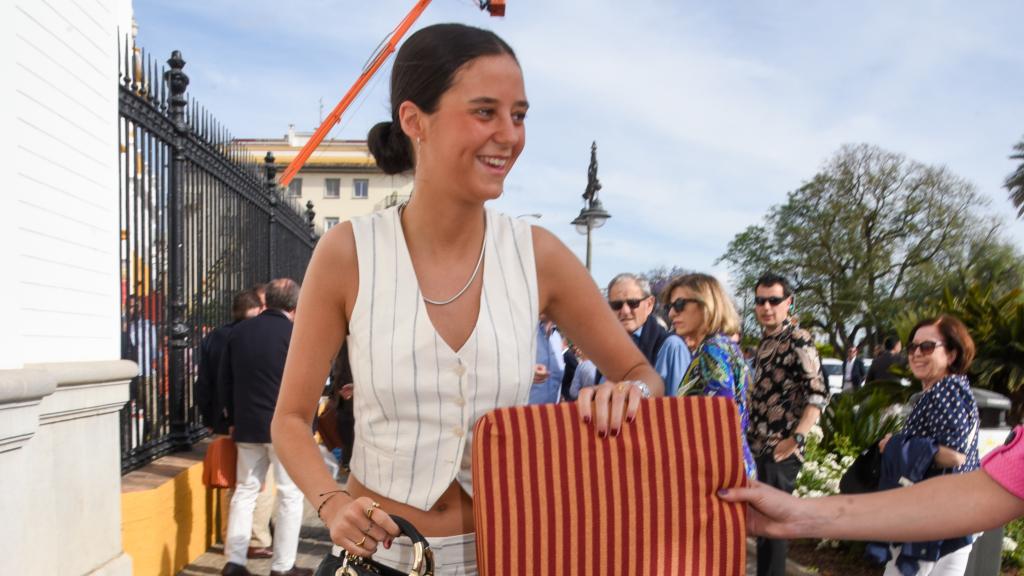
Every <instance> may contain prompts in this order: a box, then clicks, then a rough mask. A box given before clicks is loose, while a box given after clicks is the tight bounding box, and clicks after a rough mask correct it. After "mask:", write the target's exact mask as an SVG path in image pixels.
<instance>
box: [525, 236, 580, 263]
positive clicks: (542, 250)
mask: <svg viewBox="0 0 1024 576" xmlns="http://www.w3.org/2000/svg"><path fill="white" fill-rule="evenodd" d="M530 229H531V232H532V233H533V256H534V258H535V259H536V261H537V269H538V271H540V270H542V269H545V268H549V267H553V268H557V267H558V266H559V265H560V264H564V262H565V259H567V258H568V259H572V260H575V259H576V257H575V256H573V254H572V252H570V251H569V249H568V248H567V247H566V246H565V244H563V243H562V241H561V240H559V239H558V237H557V236H555V235H554V234H552V233H551V232H550V231H549V230H548V229H546V228H543V227H541V226H530Z"/></svg>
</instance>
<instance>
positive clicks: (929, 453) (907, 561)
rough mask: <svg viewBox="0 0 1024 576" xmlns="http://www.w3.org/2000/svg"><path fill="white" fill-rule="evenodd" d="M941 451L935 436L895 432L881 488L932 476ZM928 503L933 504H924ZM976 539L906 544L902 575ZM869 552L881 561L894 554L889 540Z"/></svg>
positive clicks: (900, 561) (902, 551)
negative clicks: (934, 438) (933, 464)
mask: <svg viewBox="0 0 1024 576" xmlns="http://www.w3.org/2000/svg"><path fill="white" fill-rule="evenodd" d="M938 450H939V444H938V442H936V441H935V440H932V439H931V438H924V437H920V436H906V435H904V434H903V433H902V432H900V433H898V434H894V435H893V436H892V438H890V439H889V443H888V444H886V445H885V452H883V453H882V473H881V476H880V477H879V479H878V489H879V490H889V489H891V488H899V487H901V486H905V485H908V483H917V482H920V481H922V480H925V479H927V478H930V477H931V476H934V473H933V470H932V461H933V460H934V459H935V454H936V453H937V452H938ZM921 505H922V506H928V505H929V503H922V504H921ZM973 541H974V536H973V535H968V536H963V537H960V538H950V539H948V540H938V541H933V542H911V543H905V544H903V545H902V546H901V548H900V554H899V556H898V557H897V558H896V567H897V569H899V571H900V573H901V574H905V575H908V576H913V575H914V574H917V572H918V567H919V565H918V562H920V561H922V560H923V561H927V562H935V561H937V560H938V559H939V558H941V557H942V556H945V555H947V554H951V553H953V552H955V551H957V550H959V549H960V548H963V547H964V546H967V545H969V544H971V543H972V542H973ZM864 553H865V555H867V556H868V557H869V558H873V559H875V560H876V561H878V562H879V563H883V562H888V561H889V558H890V557H891V555H890V551H889V544H888V543H871V544H868V546H867V548H866V549H865V552H864Z"/></svg>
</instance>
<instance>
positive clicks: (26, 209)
mask: <svg viewBox="0 0 1024 576" xmlns="http://www.w3.org/2000/svg"><path fill="white" fill-rule="evenodd" d="M3 5H4V8H3V10H4V11H6V12H8V14H6V15H7V16H8V18H6V19H5V22H7V23H8V24H7V25H6V26H5V27H4V28H5V31H4V32H3V34H5V35H9V38H7V39H5V41H6V42H8V43H9V44H10V48H9V50H8V52H7V53H8V54H11V55H13V57H14V58H13V61H11V62H10V63H9V64H8V63H5V66H10V70H9V74H7V75H5V76H4V77H5V78H10V79H12V80H13V82H10V83H5V85H6V86H7V87H6V88H5V90H7V91H9V94H8V95H9V96H10V99H7V98H5V99H4V101H5V102H13V106H4V107H2V108H0V115H2V116H3V120H2V125H3V126H6V127H9V128H10V129H9V130H7V131H5V132H4V134H7V135H10V137H9V138H5V140H7V141H8V143H9V144H8V145H9V146H11V149H10V150H8V151H7V152H8V153H7V154H4V156H3V157H4V158H5V160H6V161H7V163H8V165H9V166H11V168H12V170H11V172H12V173H13V179H12V184H13V186H12V188H10V189H9V190H8V191H7V192H5V193H4V194H3V195H2V196H3V198H4V199H3V200H2V201H0V213H2V214H3V216H0V218H3V220H0V234H2V241H3V245H2V248H0V251H2V252H3V255H2V256H0V266H3V268H2V269H3V270H4V272H5V279H7V280H9V281H8V282H4V283H3V284H7V285H6V286H4V287H3V288H2V290H4V292H0V313H2V314H3V316H4V317H5V318H7V319H8V322H9V324H7V325H8V326H11V327H12V328H13V329H10V330H5V331H4V332H5V334H4V336H3V337H2V338H4V339H5V340H4V341H2V342H0V343H2V344H3V345H0V368H19V367H21V366H22V365H24V364H26V363H36V362H71V361H88V360H111V359H116V358H118V357H119V355H120V338H119V321H120V320H119V318H120V308H119V300H118V299H119V290H118V282H119V271H118V266H119V265H118V188H117V180H118V173H117V158H118V141H117V62H118V58H117V37H118V28H119V27H120V28H122V29H125V28H127V26H128V24H129V23H130V19H131V16H130V15H131V3H130V0H93V1H90V2H72V1H70V0H48V1H47V2H40V1H38V0H14V2H13V3H10V2H4V3H3Z"/></svg>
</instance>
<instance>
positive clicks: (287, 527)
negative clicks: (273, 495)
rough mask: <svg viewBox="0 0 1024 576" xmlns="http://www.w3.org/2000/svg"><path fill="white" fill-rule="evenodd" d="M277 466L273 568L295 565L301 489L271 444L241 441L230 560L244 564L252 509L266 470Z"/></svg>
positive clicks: (284, 569) (230, 526) (230, 520)
mask: <svg viewBox="0 0 1024 576" xmlns="http://www.w3.org/2000/svg"><path fill="white" fill-rule="evenodd" d="M271 464H273V466H274V478H275V479H276V480H277V497H278V503H277V516H276V518H275V521H274V558H273V560H272V561H271V564H270V569H271V570H274V571H276V572H287V571H288V570H291V569H292V567H293V566H295V556H296V554H297V552H298V549H299V528H300V527H301V526H302V498H303V497H302V492H301V491H300V490H299V489H298V487H296V486H295V483H294V482H292V479H291V476H289V475H288V472H287V471H286V470H285V469H284V466H281V461H280V460H278V459H277V454H275V453H274V447H273V445H271V444H251V443H247V442H239V443H238V468H237V472H238V483H237V484H236V485H235V494H234V495H233V496H232V497H231V510H230V512H229V513H228V538H227V541H226V542H225V543H224V554H225V555H226V556H227V557H228V562H231V563H233V564H238V565H240V566H245V564H246V554H247V553H248V551H249V537H250V536H251V535H252V522H253V511H254V509H255V508H256V498H257V497H259V495H260V489H261V488H262V487H263V482H264V481H265V480H266V477H267V469H268V468H269V467H270V465H271Z"/></svg>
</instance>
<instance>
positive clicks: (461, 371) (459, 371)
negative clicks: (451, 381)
mask: <svg viewBox="0 0 1024 576" xmlns="http://www.w3.org/2000/svg"><path fill="white" fill-rule="evenodd" d="M452 371H454V372H455V375H456V376H459V377H462V376H465V375H466V367H465V366H463V365H462V364H461V363H459V364H456V365H455V368H452Z"/></svg>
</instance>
